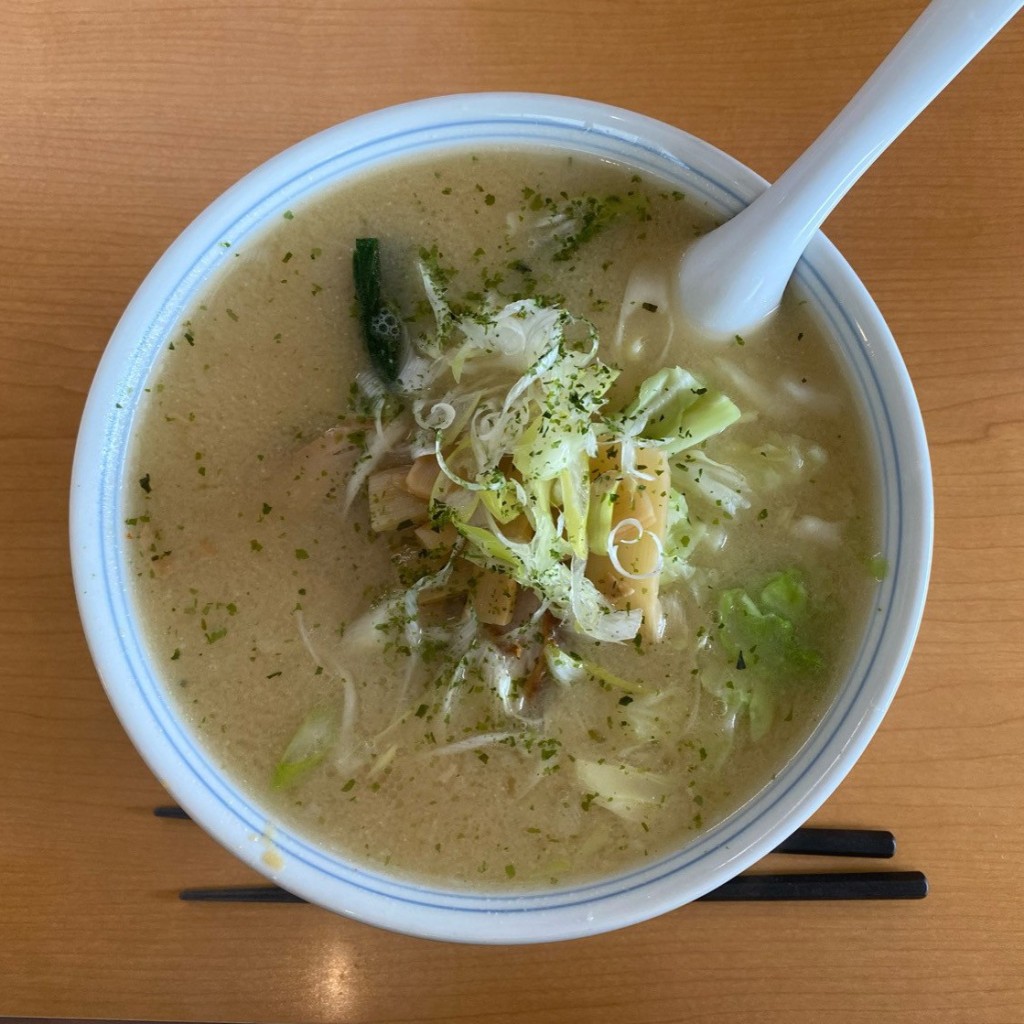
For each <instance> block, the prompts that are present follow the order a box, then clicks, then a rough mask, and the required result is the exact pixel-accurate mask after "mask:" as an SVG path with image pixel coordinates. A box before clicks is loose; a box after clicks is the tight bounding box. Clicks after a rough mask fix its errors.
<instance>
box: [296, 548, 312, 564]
mask: <svg viewBox="0 0 1024 1024" xmlns="http://www.w3.org/2000/svg"><path fill="white" fill-rule="evenodd" d="M295 557H296V558H297V559H298V560H299V561H300V562H304V561H305V560H306V559H307V558H309V552H308V551H307V550H306V549H305V548H296V549H295Z"/></svg>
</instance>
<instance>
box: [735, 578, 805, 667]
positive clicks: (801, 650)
mask: <svg viewBox="0 0 1024 1024" xmlns="http://www.w3.org/2000/svg"><path fill="white" fill-rule="evenodd" d="M807 610H808V598H807V588H806V587H805V586H804V584H803V582H802V581H801V579H800V577H799V576H798V575H797V574H796V572H794V571H792V570H790V571H788V572H781V573H776V574H775V575H773V576H771V577H770V578H769V579H768V581H767V582H766V583H765V584H764V586H763V587H762V588H761V591H760V593H759V595H758V598H757V600H755V599H754V598H753V597H751V596H750V594H748V593H747V591H745V590H743V589H742V588H736V589H733V590H726V591H725V592H724V593H723V594H722V596H721V597H720V598H719V602H718V618H719V622H720V624H721V629H720V630H719V639H720V642H721V645H722V647H723V649H724V650H725V652H726V653H727V654H728V655H729V657H730V658H732V659H735V660H736V661H737V663H739V662H740V661H741V660H742V663H743V665H744V666H745V668H746V669H758V668H764V669H768V670H770V671H773V672H779V671H781V672H785V673H789V674H797V675H800V674H804V673H807V672H810V671H813V670H815V669H820V668H821V667H822V665H823V664H824V662H823V659H822V657H821V655H820V654H819V653H818V652H817V651H815V650H814V649H813V648H811V647H808V646H805V644H804V643H803V642H802V641H801V639H800V637H799V636H798V629H799V627H800V626H802V625H804V624H805V623H806V619H807Z"/></svg>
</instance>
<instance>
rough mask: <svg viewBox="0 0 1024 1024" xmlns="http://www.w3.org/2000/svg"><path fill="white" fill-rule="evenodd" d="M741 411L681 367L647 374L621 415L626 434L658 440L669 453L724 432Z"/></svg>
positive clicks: (690, 446)
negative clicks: (648, 375)
mask: <svg viewBox="0 0 1024 1024" xmlns="http://www.w3.org/2000/svg"><path fill="white" fill-rule="evenodd" d="M739 418H740V410H739V409H738V408H737V406H736V405H735V404H734V403H733V402H732V401H731V400H730V399H729V398H727V397H726V396H725V395H723V394H722V393H721V392H719V391H715V390H713V389H711V388H708V387H705V386H704V384H703V383H702V382H701V381H700V380H698V379H697V378H696V377H695V376H694V375H693V374H692V373H690V372H689V371H688V370H684V369H683V368H682V367H681V366H668V367H665V369H663V370H659V371H658V372H657V373H655V374H653V375H652V376H650V377H648V378H647V380H645V381H644V382H643V384H641V385H640V388H639V390H638V391H637V394H636V397H635V398H634V399H633V401H632V402H630V403H629V405H628V406H626V408H625V409H624V410H623V412H622V415H621V416H620V417H619V418H618V419H619V424H620V426H621V429H622V431H623V433H625V434H627V435H631V436H634V437H635V436H641V437H645V438H648V439H649V440H652V441H658V442H660V443H659V447H660V448H661V449H662V450H663V451H664V452H665V453H666V454H667V455H669V456H672V455H675V454H677V453H678V452H681V451H684V450H685V449H687V448H692V447H693V446H694V445H698V444H700V443H701V442H702V441H706V440H707V439H708V438H709V437H713V436H714V435H715V434H718V433H721V431H723V430H725V428H726V427H728V426H730V425H731V424H733V423H735V422H736V421H737V420H738V419H739Z"/></svg>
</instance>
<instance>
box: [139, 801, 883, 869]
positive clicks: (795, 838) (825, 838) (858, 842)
mask: <svg viewBox="0 0 1024 1024" xmlns="http://www.w3.org/2000/svg"><path fill="white" fill-rule="evenodd" d="M153 813H154V814H155V815H156V816H157V817H158V818H178V819H181V820H184V821H189V820H191V819H190V818H189V816H188V813H187V812H186V811H184V810H183V809H182V808H181V807H178V806H176V805H170V806H165V807H155V808H154V809H153ZM772 852H773V853H804V854H813V855H815V856H818V857H892V856H893V855H894V854H895V853H896V837H895V836H894V835H893V834H892V833H891V832H885V831H883V830H881V829H870V828H798V829H797V830H796V831H795V832H794V833H793V834H792V835H791V836H790V837H789V838H788V839H784V840H783V841H782V842H781V843H779V845H778V846H776V847H775V849H774V850H773V851H772Z"/></svg>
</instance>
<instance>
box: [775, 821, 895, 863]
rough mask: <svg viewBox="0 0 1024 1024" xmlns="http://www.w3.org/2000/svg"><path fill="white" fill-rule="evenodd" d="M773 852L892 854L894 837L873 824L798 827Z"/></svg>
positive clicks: (828, 855) (842, 855) (875, 855)
mask: <svg viewBox="0 0 1024 1024" xmlns="http://www.w3.org/2000/svg"><path fill="white" fill-rule="evenodd" d="M772 852H773V853H809V854H813V855H815V856H818V857H886V858H888V857H892V856H894V855H895V853H896V837H895V836H894V835H893V834H892V833H891V832H885V831H883V830H881V829H873V828H798V829H797V830H796V831H795V832H794V833H793V834H792V835H791V836H790V837H789V838H788V839H783V840H782V842H781V843H779V845H778V846H776V847H775V849H774V850H773V851H772Z"/></svg>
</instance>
